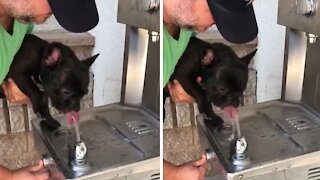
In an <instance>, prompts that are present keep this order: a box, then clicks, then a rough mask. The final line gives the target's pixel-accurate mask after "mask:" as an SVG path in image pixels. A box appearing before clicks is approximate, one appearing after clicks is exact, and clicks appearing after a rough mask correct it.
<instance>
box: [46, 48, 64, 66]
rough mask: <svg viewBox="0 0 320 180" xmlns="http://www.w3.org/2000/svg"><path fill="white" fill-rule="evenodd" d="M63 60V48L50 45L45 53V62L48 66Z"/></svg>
mask: <svg viewBox="0 0 320 180" xmlns="http://www.w3.org/2000/svg"><path fill="white" fill-rule="evenodd" d="M60 60H61V49H60V48H58V47H56V46H50V47H49V48H48V50H47V51H46V53H45V55H44V61H43V62H44V64H45V65H46V66H55V65H57V64H59V62H60Z"/></svg>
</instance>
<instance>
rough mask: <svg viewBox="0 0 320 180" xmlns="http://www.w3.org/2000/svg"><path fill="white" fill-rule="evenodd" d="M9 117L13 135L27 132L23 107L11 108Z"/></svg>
mask: <svg viewBox="0 0 320 180" xmlns="http://www.w3.org/2000/svg"><path fill="white" fill-rule="evenodd" d="M9 117H10V126H11V132H12V133H15V132H23V131H25V130H26V129H25V120H24V114H23V108H22V106H11V107H9Z"/></svg>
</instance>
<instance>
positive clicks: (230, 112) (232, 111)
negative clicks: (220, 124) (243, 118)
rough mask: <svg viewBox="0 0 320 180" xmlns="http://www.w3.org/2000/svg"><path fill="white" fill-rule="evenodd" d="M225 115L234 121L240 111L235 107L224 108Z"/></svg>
mask: <svg viewBox="0 0 320 180" xmlns="http://www.w3.org/2000/svg"><path fill="white" fill-rule="evenodd" d="M223 112H224V115H225V116H227V117H228V118H229V119H232V120H234V119H235V117H236V115H237V114H238V109H237V108H235V107H233V106H227V107H225V108H223Z"/></svg>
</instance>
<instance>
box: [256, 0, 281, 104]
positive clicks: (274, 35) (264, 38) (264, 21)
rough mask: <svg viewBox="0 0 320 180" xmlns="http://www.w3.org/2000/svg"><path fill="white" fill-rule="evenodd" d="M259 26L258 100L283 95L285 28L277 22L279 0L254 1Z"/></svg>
mask: <svg viewBox="0 0 320 180" xmlns="http://www.w3.org/2000/svg"><path fill="white" fill-rule="evenodd" d="M253 5H254V9H255V13H256V18H257V23H258V27H259V34H258V51H257V54H256V55H255V68H256V70H257V73H258V74H257V102H265V101H269V100H274V99H279V98H280V96H281V85H282V70H283V56H284V43H285V28H284V26H280V25H278V24H277V14H278V0H271V1H261V0H256V1H254V3H253Z"/></svg>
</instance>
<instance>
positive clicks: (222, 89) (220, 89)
mask: <svg viewBox="0 0 320 180" xmlns="http://www.w3.org/2000/svg"><path fill="white" fill-rule="evenodd" d="M217 89H218V91H219V92H221V93H226V92H227V91H228V89H227V88H225V87H223V86H218V88H217Z"/></svg>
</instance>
